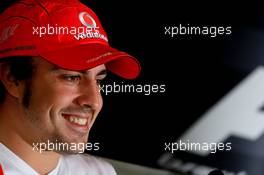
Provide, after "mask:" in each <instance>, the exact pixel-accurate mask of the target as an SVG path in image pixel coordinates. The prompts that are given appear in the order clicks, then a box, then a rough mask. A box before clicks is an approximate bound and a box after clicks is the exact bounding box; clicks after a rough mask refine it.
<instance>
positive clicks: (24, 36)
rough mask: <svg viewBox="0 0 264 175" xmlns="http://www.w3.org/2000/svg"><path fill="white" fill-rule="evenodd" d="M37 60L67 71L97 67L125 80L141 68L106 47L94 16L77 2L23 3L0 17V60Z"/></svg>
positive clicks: (37, 0) (31, 0)
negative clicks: (10, 58) (24, 57)
mask: <svg viewBox="0 0 264 175" xmlns="http://www.w3.org/2000/svg"><path fill="white" fill-rule="evenodd" d="M10 56H40V57H42V58H44V59H46V60H47V61H49V62H51V63H53V64H55V65H57V66H59V67H61V68H64V69H69V70H76V71H78V70H86V69H90V68H93V67H95V66H97V65H100V64H105V65H106V67H107V68H108V69H109V70H110V71H111V72H113V73H115V74H117V75H119V76H121V77H123V78H127V79H133V78H136V77H137V76H138V75H139V73H140V64H139V62H138V61H137V60H136V59H135V58H134V57H132V56H130V55H128V54H127V53H125V52H121V51H119V50H117V49H114V48H112V47H110V46H109V44H108V38H107V35H106V33H105V31H104V29H103V27H102V25H101V23H100V21H99V19H98V17H97V16H96V14H95V13H94V12H93V11H92V10H91V9H90V8H88V7H87V6H85V5H83V4H82V3H80V2H79V1H77V0H22V1H19V2H18V3H16V4H14V5H13V6H11V7H10V8H8V9H7V10H6V11H5V12H4V13H3V14H1V17H0V58H5V57H10Z"/></svg>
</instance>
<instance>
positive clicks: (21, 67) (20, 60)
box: [0, 56, 34, 104]
mask: <svg viewBox="0 0 264 175" xmlns="http://www.w3.org/2000/svg"><path fill="white" fill-rule="evenodd" d="M0 61H1V62H5V63H6V64H7V65H8V66H9V69H10V74H11V76H13V77H14V81H15V82H18V81H23V80H24V81H26V84H29V83H28V82H31V78H32V75H33V71H34V65H33V59H32V57H31V56H17V57H7V58H2V60H0ZM6 93H7V91H6V88H5V86H4V85H3V83H2V82H0V104H1V103H3V101H4V99H5V96H6ZM25 100H26V99H25Z"/></svg>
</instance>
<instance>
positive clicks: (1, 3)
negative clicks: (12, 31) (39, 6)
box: [0, 0, 20, 13]
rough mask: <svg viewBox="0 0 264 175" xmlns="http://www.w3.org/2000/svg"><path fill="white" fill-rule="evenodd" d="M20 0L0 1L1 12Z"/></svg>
mask: <svg viewBox="0 0 264 175" xmlns="http://www.w3.org/2000/svg"><path fill="white" fill-rule="evenodd" d="M18 1H20V0H1V1H0V13H2V12H3V11H4V10H5V9H7V8H8V7H10V6H11V5H13V4H15V3H16V2H18Z"/></svg>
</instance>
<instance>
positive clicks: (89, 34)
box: [74, 12, 108, 42]
mask: <svg viewBox="0 0 264 175" xmlns="http://www.w3.org/2000/svg"><path fill="white" fill-rule="evenodd" d="M79 20H80V22H81V23H82V24H83V25H84V26H85V27H86V29H85V30H84V32H81V33H78V34H77V35H74V38H75V39H76V40H78V41H79V40H83V39H102V40H104V41H106V42H108V39H107V37H106V36H105V35H104V34H102V33H101V32H100V30H99V27H98V26H97V24H96V21H95V20H94V18H93V17H92V16H91V15H90V14H88V13H87V12H81V13H80V14H79Z"/></svg>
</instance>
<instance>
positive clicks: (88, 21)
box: [79, 12, 97, 28]
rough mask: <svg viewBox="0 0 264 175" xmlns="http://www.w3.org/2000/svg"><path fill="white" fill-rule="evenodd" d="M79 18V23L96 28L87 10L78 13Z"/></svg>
mask: <svg viewBox="0 0 264 175" xmlns="http://www.w3.org/2000/svg"><path fill="white" fill-rule="evenodd" d="M79 19H80V21H81V23H82V24H83V25H85V26H86V27H88V28H97V26H96V22H95V20H94V19H93V17H92V16H91V15H89V14H88V13H87V12H81V13H80V14H79Z"/></svg>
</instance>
